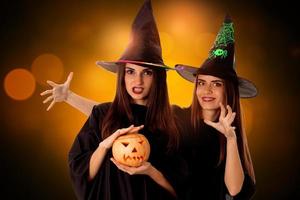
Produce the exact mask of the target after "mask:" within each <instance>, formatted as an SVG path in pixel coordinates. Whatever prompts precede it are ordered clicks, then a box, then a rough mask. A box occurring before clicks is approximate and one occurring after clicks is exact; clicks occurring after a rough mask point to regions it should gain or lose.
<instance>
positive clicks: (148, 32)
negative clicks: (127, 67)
mask: <svg viewBox="0 0 300 200" xmlns="http://www.w3.org/2000/svg"><path fill="white" fill-rule="evenodd" d="M122 63H123V64H126V63H132V64H137V65H143V66H154V67H162V68H165V69H174V68H171V67H168V66H166V65H165V64H164V62H163V59H162V53H161V45H160V38H159V34H158V30H157V27H156V23H155V20H154V16H153V10H152V5H151V0H145V2H144V4H143V6H142V7H141V8H140V10H139V12H138V14H137V16H136V17H135V20H134V22H133V24H132V27H131V40H130V42H129V44H128V46H127V49H126V50H125V52H124V53H123V55H122V56H121V57H120V58H119V60H117V61H113V62H106V61H97V62H96V64H97V65H99V66H101V67H103V68H105V69H107V70H108V71H111V72H117V70H118V67H119V66H120V64H122Z"/></svg>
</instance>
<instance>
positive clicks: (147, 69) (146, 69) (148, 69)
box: [125, 67, 153, 72]
mask: <svg viewBox="0 0 300 200" xmlns="http://www.w3.org/2000/svg"><path fill="white" fill-rule="evenodd" d="M125 69H131V70H134V71H135V69H133V68H131V67H125ZM144 71H153V70H152V69H150V68H145V69H143V70H142V72H144Z"/></svg>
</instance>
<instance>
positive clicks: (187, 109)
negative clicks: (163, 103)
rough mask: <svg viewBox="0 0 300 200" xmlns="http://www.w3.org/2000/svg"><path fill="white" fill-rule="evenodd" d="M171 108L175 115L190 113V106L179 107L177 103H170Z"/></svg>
mask: <svg viewBox="0 0 300 200" xmlns="http://www.w3.org/2000/svg"><path fill="white" fill-rule="evenodd" d="M172 110H173V113H174V114H175V115H182V114H185V115H187V114H190V112H191V107H180V106H178V105H172Z"/></svg>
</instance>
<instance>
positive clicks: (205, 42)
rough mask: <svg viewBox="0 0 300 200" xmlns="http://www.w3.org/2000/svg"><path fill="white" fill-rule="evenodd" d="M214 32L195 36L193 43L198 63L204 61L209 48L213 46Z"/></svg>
mask: <svg viewBox="0 0 300 200" xmlns="http://www.w3.org/2000/svg"><path fill="white" fill-rule="evenodd" d="M215 37H216V34H213V33H202V34H199V36H198V37H197V38H196V40H195V43H194V45H195V46H194V49H195V55H197V57H198V58H199V65H200V64H202V62H204V60H205V59H206V58H207V56H208V52H209V50H210V48H211V47H212V46H213V43H214V40H215Z"/></svg>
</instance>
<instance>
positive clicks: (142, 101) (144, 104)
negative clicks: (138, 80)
mask: <svg viewBox="0 0 300 200" xmlns="http://www.w3.org/2000/svg"><path fill="white" fill-rule="evenodd" d="M132 103H134V104H138V105H141V106H146V105H147V100H144V99H142V100H133V101H132Z"/></svg>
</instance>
